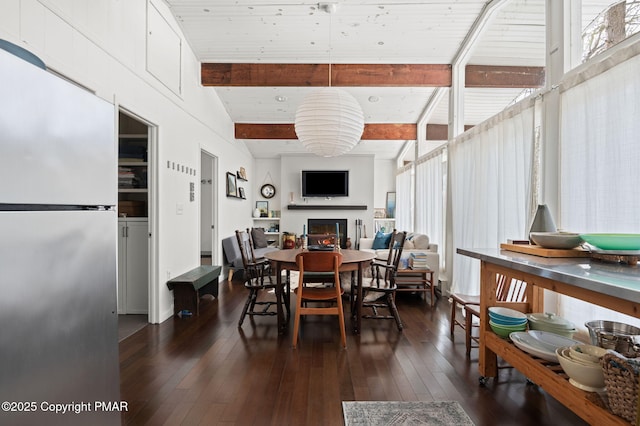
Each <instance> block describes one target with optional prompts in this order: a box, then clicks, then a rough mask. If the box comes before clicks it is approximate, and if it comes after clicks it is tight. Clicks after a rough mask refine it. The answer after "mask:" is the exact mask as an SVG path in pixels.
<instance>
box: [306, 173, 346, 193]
mask: <svg viewBox="0 0 640 426" xmlns="http://www.w3.org/2000/svg"><path fill="white" fill-rule="evenodd" d="M302 196H303V197H348V196H349V171H348V170H303V171H302Z"/></svg>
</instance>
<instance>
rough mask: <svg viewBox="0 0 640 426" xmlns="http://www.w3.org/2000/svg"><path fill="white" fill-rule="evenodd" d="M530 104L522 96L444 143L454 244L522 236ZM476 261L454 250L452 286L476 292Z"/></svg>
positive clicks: (529, 154) (490, 243) (528, 179)
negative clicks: (518, 100) (446, 155)
mask: <svg viewBox="0 0 640 426" xmlns="http://www.w3.org/2000/svg"><path fill="white" fill-rule="evenodd" d="M534 104H535V101H534V100H533V99H532V98H529V99H525V100H524V101H521V102H520V103H518V104H516V105H514V106H513V107H511V108H509V109H507V110H505V111H503V112H502V113H500V114H498V115H497V116H495V117H493V118H491V119H489V120H488V121H486V122H484V123H482V124H480V125H479V126H476V127H475V128H474V129H472V130H470V131H469V132H466V133H464V134H462V135H461V136H459V137H457V138H456V139H454V140H453V141H451V142H450V143H449V152H448V155H449V170H452V171H454V172H453V173H451V176H450V184H451V187H450V191H451V197H452V200H451V201H452V212H451V217H452V221H453V223H452V236H453V247H452V250H454V253H455V250H456V248H482V247H488V248H489V247H490V248H497V247H499V245H500V243H503V242H505V241H506V240H507V239H509V238H512V239H521V238H526V237H527V236H528V227H529V223H528V218H529V206H530V192H531V168H532V164H533V158H532V157H533V146H534V115H535V113H534V111H535V109H534ZM479 277H480V265H479V264H478V261H477V260H475V259H472V258H469V257H467V256H461V255H458V254H454V257H453V268H452V292H459V293H466V294H479V292H480V278H479Z"/></svg>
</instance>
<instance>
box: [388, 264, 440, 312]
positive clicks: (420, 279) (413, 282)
mask: <svg viewBox="0 0 640 426" xmlns="http://www.w3.org/2000/svg"><path fill="white" fill-rule="evenodd" d="M396 286H397V287H398V289H397V290H396V291H420V292H423V293H425V298H426V293H427V292H430V294H431V306H435V304H436V289H435V286H434V285H433V271H432V270H431V269H429V268H416V269H411V268H408V269H398V271H397V275H396Z"/></svg>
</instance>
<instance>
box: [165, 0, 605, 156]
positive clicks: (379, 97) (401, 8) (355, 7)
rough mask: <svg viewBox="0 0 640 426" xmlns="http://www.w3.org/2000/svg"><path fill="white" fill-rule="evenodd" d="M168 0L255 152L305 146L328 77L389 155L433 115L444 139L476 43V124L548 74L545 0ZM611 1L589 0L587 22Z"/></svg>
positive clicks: (364, 147) (469, 92)
mask: <svg viewBox="0 0 640 426" xmlns="http://www.w3.org/2000/svg"><path fill="white" fill-rule="evenodd" d="M165 2H166V3H167V4H168V5H169V7H170V9H171V11H172V12H173V14H174V16H175V17H176V19H177V21H178V23H179V24H180V25H181V27H182V30H183V32H184V34H185V36H186V38H187V41H188V43H189V44H190V46H191V48H192V49H193V50H194V52H195V54H196V56H197V58H198V59H199V60H200V61H201V62H202V76H201V79H202V84H203V85H205V86H211V90H215V91H216V92H217V94H218V96H219V97H220V98H221V100H222V102H223V103H224V105H225V107H226V109H227V112H228V113H229V116H230V117H231V120H232V121H233V122H234V123H236V138H237V139H240V140H243V141H244V143H246V145H247V147H248V148H249V150H250V151H251V152H252V154H253V155H254V157H256V158H274V157H278V156H279V155H282V154H298V153H303V152H305V151H304V149H303V147H302V145H301V143H300V142H299V141H297V140H296V139H295V132H292V130H293V122H294V117H295V111H296V108H297V106H298V105H299V104H300V103H301V102H302V99H303V98H304V96H305V95H307V94H308V93H309V92H311V91H312V90H314V89H315V88H317V87H318V86H327V85H328V84H329V79H330V83H331V85H332V86H340V87H341V88H343V89H345V90H347V91H348V92H349V93H351V94H352V95H353V96H354V97H355V98H356V100H357V101H358V102H359V103H360V105H361V106H362V109H363V112H364V115H365V123H366V125H367V128H366V130H365V136H364V137H363V140H362V141H361V142H360V143H359V144H358V146H357V147H356V148H355V149H354V150H353V151H352V153H354V154H375V155H376V158H382V159H391V158H396V157H397V156H398V155H399V153H400V152H402V150H403V147H404V146H405V145H406V144H407V142H408V141H409V142H410V141H413V140H415V138H416V136H415V135H416V131H415V126H416V124H417V123H418V121H419V120H420V118H421V117H423V116H424V114H425V113H428V115H427V117H426V118H427V120H426V122H427V123H428V124H429V125H430V126H429V127H428V129H429V130H427V139H428V140H430V141H429V143H430V144H431V145H430V146H432V147H435V146H437V145H439V144H441V143H442V141H443V139H445V136H446V125H447V123H448V96H447V92H448V87H449V86H450V85H451V64H452V63H453V62H454V61H455V60H456V58H457V57H459V55H460V54H461V52H462V51H463V50H464V49H466V48H468V58H469V59H468V61H467V64H468V66H467V67H466V68H465V75H466V80H467V82H466V87H465V91H464V123H465V126H467V127H469V126H473V125H476V124H478V123H480V122H482V121H483V120H485V119H487V118H489V117H491V116H492V115H494V114H496V113H498V112H499V111H501V110H503V109H504V108H505V107H506V106H508V105H509V104H510V103H512V102H513V101H514V99H516V98H517V97H518V96H519V95H520V94H521V93H522V91H523V89H525V88H531V87H534V88H535V87H540V86H541V85H542V84H543V79H544V62H545V0H493V1H489V2H487V1H484V0H382V1H373V0H336V1H333V2H329V3H328V4H329V5H328V6H327V7H324V4H323V3H324V2H323V3H318V2H311V1H306V0H248V1H238V0H165ZM608 3H609V1H603V0H583V22H588V21H590V20H591V19H592V18H593V17H594V16H595V14H597V13H598V12H599V11H600V10H602V9H603V8H604V6H605V5H606V4H608ZM327 8H328V9H335V11H333V12H332V13H329V12H330V11H327V10H326V9H327ZM487 11H490V12H491V13H487ZM487 15H488V16H487ZM479 24H484V25H479ZM462 53H464V52H462ZM328 64H332V65H331V66H329V65H328ZM329 76H330V77H329ZM367 132H368V133H367ZM367 135H368V136H367Z"/></svg>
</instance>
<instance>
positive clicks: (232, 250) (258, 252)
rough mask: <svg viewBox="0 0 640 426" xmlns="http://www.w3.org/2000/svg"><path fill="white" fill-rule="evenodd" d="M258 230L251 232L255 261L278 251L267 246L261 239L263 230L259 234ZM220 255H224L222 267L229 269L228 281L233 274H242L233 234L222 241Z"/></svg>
mask: <svg viewBox="0 0 640 426" xmlns="http://www.w3.org/2000/svg"><path fill="white" fill-rule="evenodd" d="M260 229H261V228H254V229H252V230H251V232H252V235H253V241H254V244H255V245H254V248H253V252H254V254H255V256H256V258H257V259H260V258H261V257H264V255H265V254H266V253H269V252H270V251H274V250H280V249H279V248H278V247H273V246H269V245H268V243H267V240H266V238H263V236H264V230H262V231H263V232H262V233H260ZM222 253H223V255H224V262H225V263H224V266H225V267H227V268H229V272H228V279H229V281H231V280H232V279H233V274H234V273H235V272H242V273H244V265H243V264H242V254H241V253H240V246H238V239H237V238H236V235H235V234H233V235H232V236H230V237H227V238H224V239H223V240H222Z"/></svg>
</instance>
